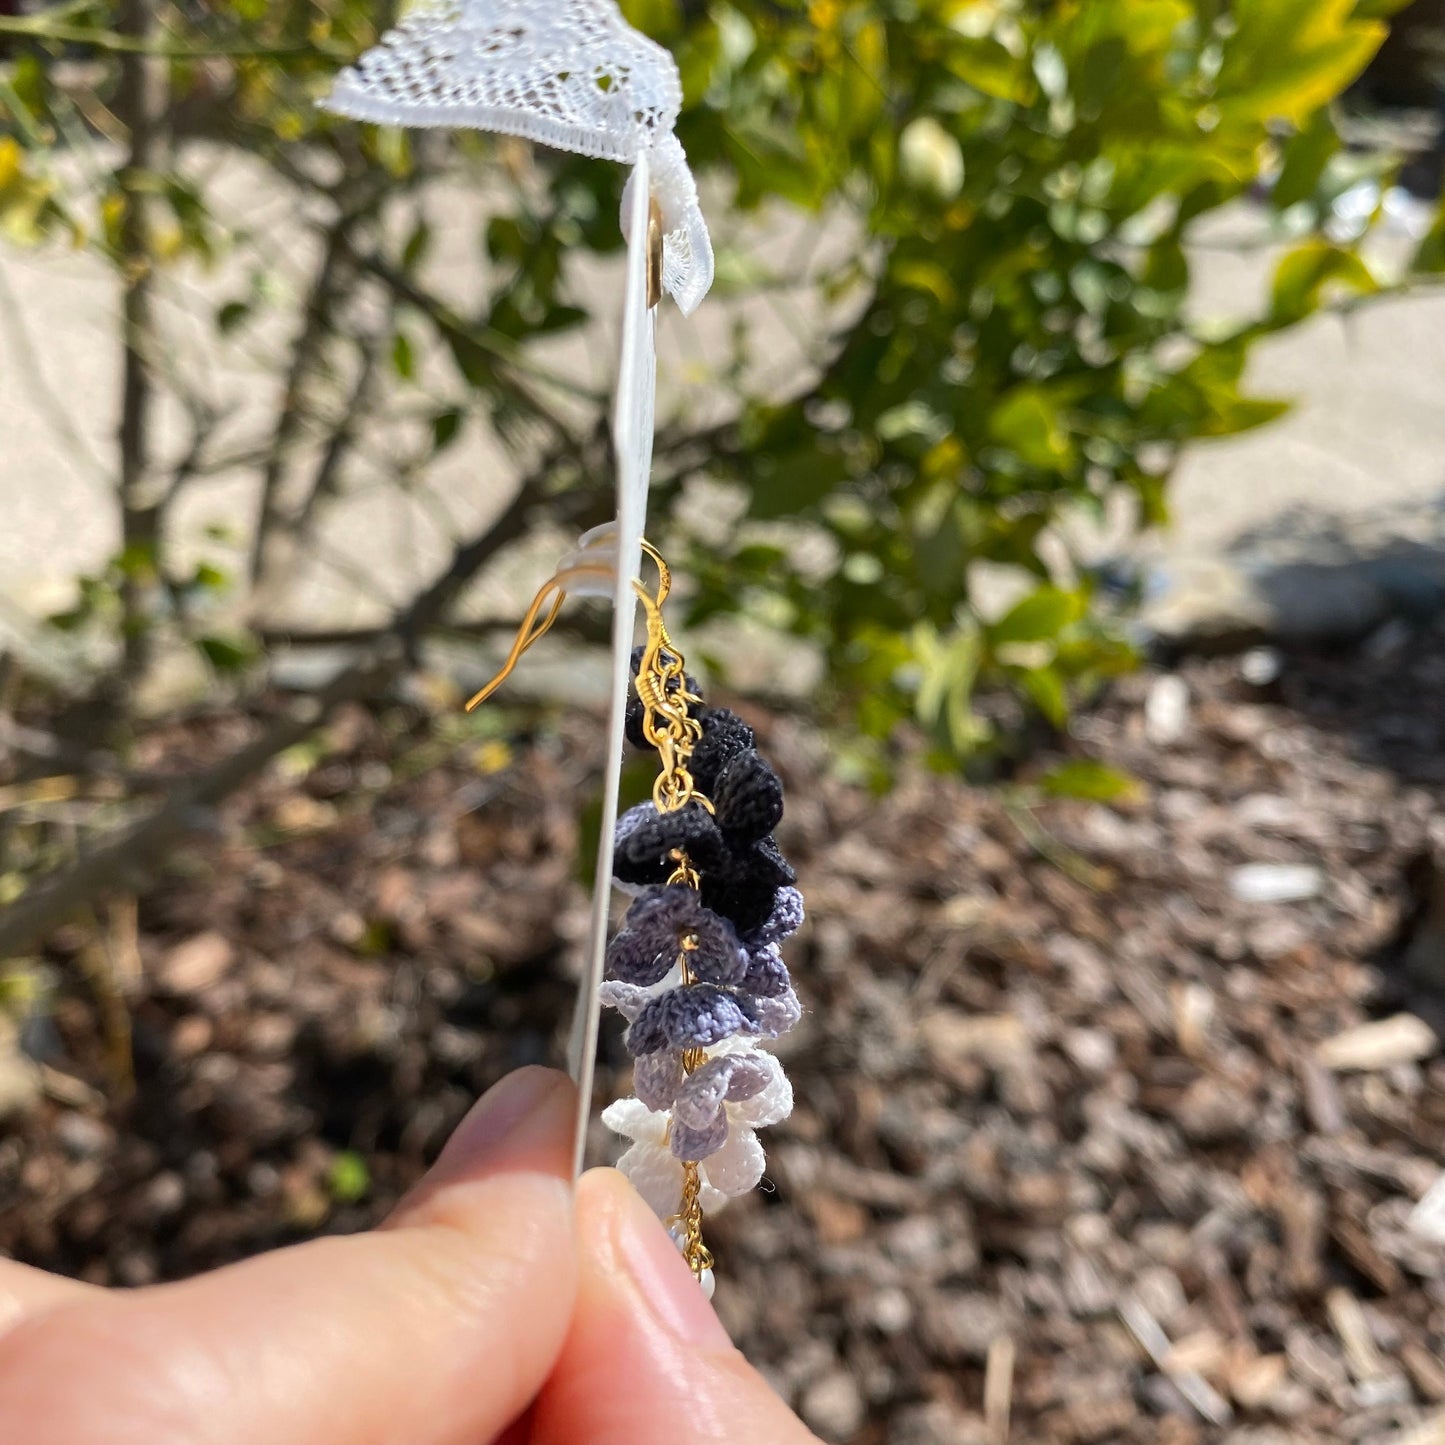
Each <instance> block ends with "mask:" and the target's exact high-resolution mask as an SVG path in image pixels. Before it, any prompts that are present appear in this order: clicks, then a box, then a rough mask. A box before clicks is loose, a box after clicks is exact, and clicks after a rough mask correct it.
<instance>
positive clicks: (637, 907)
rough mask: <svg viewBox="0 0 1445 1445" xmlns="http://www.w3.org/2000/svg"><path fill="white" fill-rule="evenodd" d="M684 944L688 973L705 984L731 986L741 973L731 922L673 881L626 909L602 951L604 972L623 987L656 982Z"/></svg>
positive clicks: (743, 962) (743, 964) (744, 960)
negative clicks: (604, 962)
mask: <svg viewBox="0 0 1445 1445" xmlns="http://www.w3.org/2000/svg"><path fill="white" fill-rule="evenodd" d="M689 945H690V946H689ZM685 946H688V965H689V967H690V968H691V970H692V972H693V975H694V976H695V977H697V978H700V979H703V980H705V981H706V982H709V983H736V982H738V981H739V980H740V979H741V978H742V977H743V974H744V973H745V972H746V970H747V967H748V957H747V954H745V953H744V952H743V949H742V946H741V945H740V944H739V943H738V936H737V932H736V930H735V929H734V928H733V926H732V924H731V923H729V922H728V921H727V919H725V918H719V917H718V915H717V914H716V913H713V912H711V911H710V910H709V909H706V908H704V907H703V906H702V900H701V899H700V898H699V897H698V895H697V890H696V889H693V888H689V887H687V885H686V884H682V883H674V884H672V885H670V886H668V887H655V888H649V889H647V891H646V892H644V893H642V894H641V895H639V897H638V899H637V901H636V902H635V903H634V904H633V905H632V907H631V908H629V909H628V910H627V917H626V919H625V920H624V922H623V927H622V932H621V933H619V934H618V935H617V937H616V938H614V939H613V940H612V944H611V946H610V947H609V948H608V950H607V972H608V974H609V975H610V976H611V977H613V978H617V979H621V980H622V981H623V982H624V983H635V984H640V985H643V986H646V985H649V984H654V983H660V982H661V981H662V980H663V979H664V978H666V977H667V975H668V973H669V972H670V971H671V970H672V966H673V965H674V964H675V963H676V962H677V958H678V954H679V953H680V952H682V950H683V948H684V947H685Z"/></svg>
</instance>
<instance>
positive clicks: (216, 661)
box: [196, 634, 256, 672]
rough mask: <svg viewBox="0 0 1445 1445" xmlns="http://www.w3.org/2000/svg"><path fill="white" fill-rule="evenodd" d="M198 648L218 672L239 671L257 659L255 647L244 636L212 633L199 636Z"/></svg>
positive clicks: (197, 640)
mask: <svg viewBox="0 0 1445 1445" xmlns="http://www.w3.org/2000/svg"><path fill="white" fill-rule="evenodd" d="M196 648H197V650H198V651H199V652H200V654H201V656H202V657H204V658H205V659H206V661H207V662H209V663H210V664H211V666H212V667H214V668H215V669H216V671H217V672H238V671H240V670H241V669H242V668H244V667H248V666H249V665H250V664H251V663H252V662H253V661H255V657H256V650H255V647H254V646H253V645H252V644H251V643H250V642H249V641H248V640H246V639H244V638H235V637H222V636H219V635H217V634H212V635H211V636H208V637H198V638H197V639H196Z"/></svg>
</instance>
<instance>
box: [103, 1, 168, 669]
mask: <svg viewBox="0 0 1445 1445" xmlns="http://www.w3.org/2000/svg"><path fill="white" fill-rule="evenodd" d="M151 12H152V0H121V4H120V7H119V11H118V15H117V21H118V24H119V26H120V29H121V31H122V32H123V33H124V34H125V35H127V36H129V37H131V38H132V39H135V40H137V41H148V39H149V37H150V35H151V33H152V30H153V29H154V16H153V15H152V13H151ZM119 71H120V80H119V84H118V85H117V87H116V93H115V103H114V105H113V106H112V110H113V111H114V113H115V115H116V117H117V119H119V120H120V121H121V123H122V124H123V125H124V126H125V127H126V129H127V130H128V131H129V133H130V140H129V145H128V148H127V152H126V158H125V165H124V167H123V168H122V170H121V172H120V174H119V177H118V181H119V187H120V193H121V196H122V197H123V199H124V209H123V210H122V212H121V217H120V227H119V232H120V234H119V237H118V242H119V244H118V247H117V250H118V253H119V255H118V260H119V265H120V273H121V284H122V286H123V287H124V295H123V298H122V302H121V316H122V342H123V346H124V352H123V359H122V370H121V403H120V428H119V433H118V436H117V441H118V444H119V448H120V476H119V481H118V491H119V496H120V509H121V551H122V555H123V557H124V559H125V563H124V568H125V570H124V575H123V577H122V580H121V590H120V599H121V613H122V639H123V640H122V648H123V652H122V661H121V680H122V684H123V685H126V686H131V687H133V686H134V685H135V683H136V682H137V681H138V680H139V678H140V676H141V674H142V673H143V672H144V671H145V669H146V666H147V665H148V662H149V659H150V651H151V628H150V624H151V617H150V612H151V604H152V601H153V599H154V596H155V591H156V577H157V575H158V569H159V562H160V558H159V557H158V556H157V555H156V553H157V548H158V546H159V542H160V529H161V501H160V499H159V497H155V496H151V495H149V489H150V482H151V479H150V445H151V438H150V404H151V392H152V377H151V357H152V356H153V355H154V352H155V316H154V312H153V308H152V305H151V302H152V291H153V287H154V284H155V273H154V264H153V262H154V258H153V257H152V255H151V236H150V207H149V198H148V193H147V186H148V182H149V179H150V176H151V174H152V173H153V172H154V171H155V169H156V159H157V155H158V152H159V149H160V139H161V132H160V116H161V114H162V109H163V104H164V90H165V85H166V79H165V75H164V71H163V69H162V68H161V66H160V65H159V63H158V62H157V61H156V60H155V59H154V58H152V57H150V56H147V55H144V54H142V53H139V52H133V53H128V54H126V55H124V56H123V57H122V58H121V60H120V63H119Z"/></svg>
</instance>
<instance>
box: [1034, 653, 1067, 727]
mask: <svg viewBox="0 0 1445 1445" xmlns="http://www.w3.org/2000/svg"><path fill="white" fill-rule="evenodd" d="M1023 688H1024V691H1025V692H1026V693H1027V694H1028V696H1029V697H1030V698H1032V699H1033V703H1034V706H1035V707H1037V708H1038V710H1039V711H1040V712H1041V713H1042V714H1043V715H1044V717H1046V718H1047V719H1048V720H1049V722H1050V723H1051V724H1053V726H1054V727H1056V728H1062V727H1063V726H1064V724H1065V723H1067V722H1068V720H1069V694H1068V691H1067V689H1066V688H1065V686H1064V679H1063V678H1062V677H1061V676H1060V675H1059V672H1058V669H1057V668H1053V667H1031V668H1029V669H1027V670H1026V671H1025V672H1024V673H1023Z"/></svg>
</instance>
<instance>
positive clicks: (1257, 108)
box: [1214, 0, 1386, 125]
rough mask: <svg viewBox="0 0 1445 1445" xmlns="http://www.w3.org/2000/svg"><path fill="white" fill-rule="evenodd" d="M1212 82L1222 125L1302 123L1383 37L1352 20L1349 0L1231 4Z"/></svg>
mask: <svg viewBox="0 0 1445 1445" xmlns="http://www.w3.org/2000/svg"><path fill="white" fill-rule="evenodd" d="M1231 8H1232V13H1233V17H1234V20H1235V28H1234V33H1233V34H1232V35H1231V36H1230V38H1229V41H1228V44H1227V46H1226V48H1225V58H1224V63H1223V64H1222V65H1221V67H1220V72H1219V76H1218V79H1217V80H1216V83H1215V101H1214V103H1215V105H1216V106H1217V108H1218V111H1219V114H1220V116H1221V117H1222V118H1223V120H1224V121H1225V122H1226V123H1229V124H1239V123H1241V122H1244V121H1256V122H1257V121H1269V120H1288V121H1293V122H1294V123H1295V124H1296V125H1303V124H1304V123H1305V122H1306V120H1307V119H1308V118H1309V117H1310V116H1311V115H1312V114H1313V113H1314V112H1315V111H1316V110H1318V109H1319V108H1320V106H1322V105H1324V104H1326V103H1327V102H1329V101H1331V100H1333V99H1334V97H1335V96H1337V95H1338V94H1339V93H1340V91H1342V90H1343V89H1344V88H1345V86H1347V85H1348V84H1349V83H1350V82H1351V81H1352V80H1354V79H1355V77H1356V76H1358V75H1359V73H1360V72H1361V71H1362V70H1363V69H1364V68H1365V66H1366V65H1367V64H1368V63H1369V60H1370V57H1371V56H1373V55H1374V53H1375V51H1376V50H1378V49H1379V47H1380V43H1381V41H1383V40H1384V38H1385V35H1386V28H1385V26H1384V25H1382V24H1380V23H1379V22H1378V21H1376V20H1364V19H1357V18H1355V14H1354V11H1355V0H1238V3H1236V4H1235V5H1234V6H1232V7H1231Z"/></svg>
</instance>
